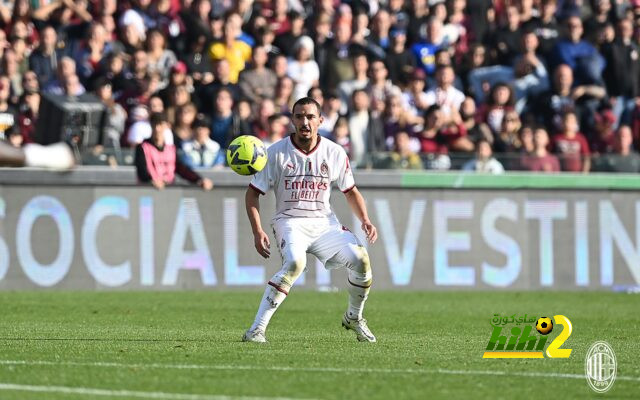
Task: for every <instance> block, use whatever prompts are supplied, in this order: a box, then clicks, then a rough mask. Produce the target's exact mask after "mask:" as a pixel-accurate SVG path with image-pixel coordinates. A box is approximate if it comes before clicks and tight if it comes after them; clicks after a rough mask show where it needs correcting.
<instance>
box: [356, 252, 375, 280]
mask: <svg viewBox="0 0 640 400" xmlns="http://www.w3.org/2000/svg"><path fill="white" fill-rule="evenodd" d="M355 258H356V262H355V268H354V270H355V271H356V272H360V273H363V274H368V275H371V261H370V260H369V253H368V252H367V249H365V248H364V247H363V246H357V248H356V257H355Z"/></svg>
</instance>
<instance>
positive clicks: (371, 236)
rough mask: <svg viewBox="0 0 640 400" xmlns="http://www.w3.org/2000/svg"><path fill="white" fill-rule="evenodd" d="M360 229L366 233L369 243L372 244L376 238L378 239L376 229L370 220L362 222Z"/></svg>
mask: <svg viewBox="0 0 640 400" xmlns="http://www.w3.org/2000/svg"><path fill="white" fill-rule="evenodd" d="M362 231H363V232H364V234H365V235H367V240H368V241H369V243H371V244H373V243H375V242H376V239H378V230H377V229H376V227H375V226H373V224H372V223H371V221H368V220H367V221H364V222H363V223H362Z"/></svg>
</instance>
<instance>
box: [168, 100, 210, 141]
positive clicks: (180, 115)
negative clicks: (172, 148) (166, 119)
mask: <svg viewBox="0 0 640 400" xmlns="http://www.w3.org/2000/svg"><path fill="white" fill-rule="evenodd" d="M197 114H198V109H197V108H196V106H195V104H193V103H186V104H184V105H181V106H179V107H177V109H176V122H175V124H174V125H173V134H174V142H175V144H176V147H177V148H183V147H184V146H183V144H184V142H188V141H191V140H193V133H194V130H195V127H194V126H193V124H194V122H195V120H196V115H197ZM209 122H210V120H209ZM208 128H209V129H208V130H207V131H208V132H209V131H210V129H211V126H209V127H208Z"/></svg>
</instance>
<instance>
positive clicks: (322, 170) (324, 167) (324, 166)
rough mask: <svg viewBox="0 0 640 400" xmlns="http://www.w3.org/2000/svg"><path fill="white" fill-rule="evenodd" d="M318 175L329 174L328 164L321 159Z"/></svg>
mask: <svg viewBox="0 0 640 400" xmlns="http://www.w3.org/2000/svg"><path fill="white" fill-rule="evenodd" d="M320 175H323V176H328V175H329V166H328V165H327V162H326V161H322V164H321V165H320Z"/></svg>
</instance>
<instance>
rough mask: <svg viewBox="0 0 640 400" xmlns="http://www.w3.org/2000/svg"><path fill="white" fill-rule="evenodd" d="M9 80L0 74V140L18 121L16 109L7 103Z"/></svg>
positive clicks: (5, 136)
mask: <svg viewBox="0 0 640 400" xmlns="http://www.w3.org/2000/svg"><path fill="white" fill-rule="evenodd" d="M10 88H11V82H10V80H9V77H8V76H6V75H0V140H6V139H7V136H8V135H7V133H8V132H9V131H10V130H11V129H12V128H13V127H14V126H15V125H16V124H17V122H18V110H17V109H16V108H15V107H14V106H13V105H11V104H10V103H9V94H10Z"/></svg>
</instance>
